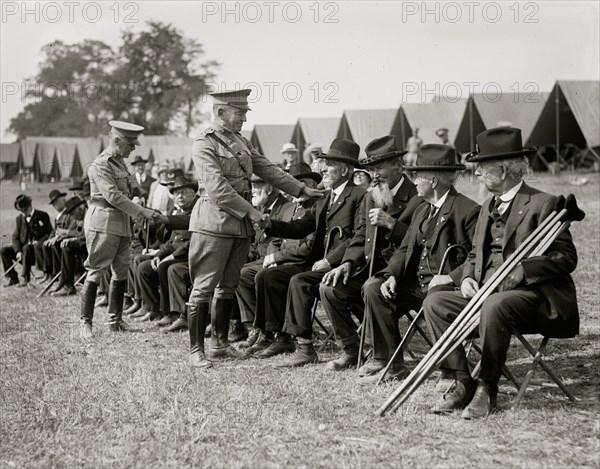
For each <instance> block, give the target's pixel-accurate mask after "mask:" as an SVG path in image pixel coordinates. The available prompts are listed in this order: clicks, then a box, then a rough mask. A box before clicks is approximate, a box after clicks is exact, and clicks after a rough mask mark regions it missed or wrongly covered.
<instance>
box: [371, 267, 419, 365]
mask: <svg viewBox="0 0 600 469" xmlns="http://www.w3.org/2000/svg"><path fill="white" fill-rule="evenodd" d="M383 282H385V279H384V278H380V277H371V278H370V279H369V280H367V282H366V283H365V285H364V286H363V299H364V301H365V315H366V316H367V321H368V324H369V332H370V336H371V341H372V345H373V358H375V359H377V360H386V361H387V360H389V359H390V358H392V355H393V354H394V351H395V350H396V348H397V347H398V345H399V344H400V341H401V340H402V336H401V334H400V330H399V329H398V320H399V319H400V317H401V316H403V315H405V314H406V313H408V312H409V311H411V310H414V311H418V310H419V309H420V308H421V303H422V302H423V293H422V292H421V289H420V288H419V286H418V285H416V284H414V285H410V284H406V283H403V282H398V285H397V287H396V297H395V298H394V299H393V300H392V301H389V300H387V299H385V298H384V297H383V295H382V294H381V284H382V283H383ZM401 360H402V357H398V361H401Z"/></svg>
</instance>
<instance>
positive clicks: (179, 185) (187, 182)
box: [169, 176, 198, 194]
mask: <svg viewBox="0 0 600 469" xmlns="http://www.w3.org/2000/svg"><path fill="white" fill-rule="evenodd" d="M184 187H189V188H191V189H194V190H195V191H197V190H198V183H197V182H196V181H192V180H191V179H188V178H186V177H185V176H178V177H176V178H175V180H174V181H173V185H171V186H170V187H169V192H170V193H171V194H172V193H173V192H175V191H176V190H177V189H183V188H184Z"/></svg>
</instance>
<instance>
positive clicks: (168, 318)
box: [156, 314, 179, 327]
mask: <svg viewBox="0 0 600 469" xmlns="http://www.w3.org/2000/svg"><path fill="white" fill-rule="evenodd" d="M178 317H179V315H178V314H165V315H164V316H163V317H162V319H161V320H159V321H157V322H156V325H157V326H158V327H168V326H170V325H171V324H173V323H174V322H175V321H176V320H177V318H178Z"/></svg>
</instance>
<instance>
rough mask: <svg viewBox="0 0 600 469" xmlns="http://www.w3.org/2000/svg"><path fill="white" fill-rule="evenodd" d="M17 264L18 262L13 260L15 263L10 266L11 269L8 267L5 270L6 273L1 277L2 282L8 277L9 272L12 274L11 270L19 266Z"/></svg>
mask: <svg viewBox="0 0 600 469" xmlns="http://www.w3.org/2000/svg"><path fill="white" fill-rule="evenodd" d="M17 264H18V262H13V265H12V266H10V268H9V269H8V270H7V271H6V272H4V275H3V276H2V277H0V282H1V281H2V280H4V278H5V277H6V276H7V275H8V274H10V273H11V271H13V270H14V268H15V267H16V266H17Z"/></svg>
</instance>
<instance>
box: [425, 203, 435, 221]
mask: <svg viewBox="0 0 600 469" xmlns="http://www.w3.org/2000/svg"><path fill="white" fill-rule="evenodd" d="M435 212H437V207H436V206H435V205H434V204H431V206H430V207H429V216H428V217H427V218H433V217H434V216H435Z"/></svg>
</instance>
